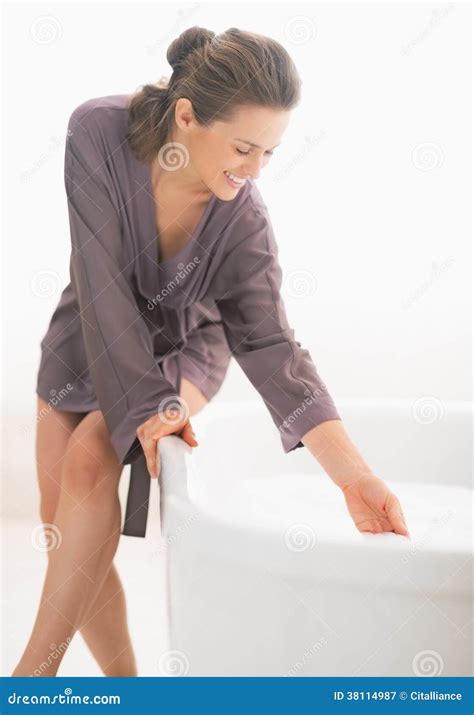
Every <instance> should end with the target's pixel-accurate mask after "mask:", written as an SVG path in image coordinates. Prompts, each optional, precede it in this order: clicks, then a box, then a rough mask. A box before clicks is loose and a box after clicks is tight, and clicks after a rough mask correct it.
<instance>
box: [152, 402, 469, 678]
mask: <svg viewBox="0 0 474 715" xmlns="http://www.w3.org/2000/svg"><path fill="white" fill-rule="evenodd" d="M338 408H339V410H340V414H341V417H342V418H343V421H344V424H345V425H346V428H347V430H348V433H349V435H350V436H351V438H352V439H353V441H354V443H355V444H356V445H357V447H358V448H359V450H360V451H361V452H362V454H363V455H364V457H365V458H366V461H367V462H368V463H369V465H370V466H371V468H372V469H373V470H374V471H375V472H376V474H378V476H380V477H382V478H383V479H384V480H385V481H386V482H387V483H388V484H389V486H390V488H391V489H392V490H393V491H394V492H395V493H396V494H397V496H398V497H399V499H400V501H401V503H402V507H403V509H404V513H405V517H406V520H407V524H408V527H409V529H410V531H411V540H408V539H407V538H405V537H402V536H398V535H395V534H393V533H390V534H389V533H386V534H380V535H372V534H361V533H360V532H358V531H357V530H356V528H355V526H354V524H353V522H352V520H351V518H350V516H349V513H348V512H347V510H346V507H345V502H344V499H343V496H342V493H341V491H340V489H339V488H338V487H336V486H335V484H334V483H333V482H332V481H331V479H330V478H329V477H328V476H327V475H326V474H325V473H324V471H323V470H322V468H321V467H320V466H319V464H318V463H317V462H316V461H315V460H314V458H313V457H312V456H311V454H310V453H309V452H308V451H307V450H306V449H305V448H304V447H303V448H300V449H298V450H295V451H293V452H291V453H289V454H286V455H285V454H284V453H283V450H282V448H281V444H280V440H279V437H278V433H277V431H276V429H275V426H274V425H273V422H272V421H271V419H270V416H269V415H268V413H267V411H266V408H265V407H264V405H263V403H261V402H255V403H254V402H252V403H246V404H244V403H242V404H237V405H235V406H233V407H231V408H230V407H228V406H224V405H222V406H221V405H212V404H211V405H209V406H208V407H206V409H205V410H204V411H203V413H202V414H200V415H197V416H196V417H194V418H193V419H192V423H193V426H194V428H195V431H196V435H197V437H198V440H199V443H200V444H199V446H198V447H196V448H194V449H192V448H191V447H189V446H188V445H186V444H185V443H184V442H183V441H182V440H181V439H180V438H179V437H176V436H168V437H165V438H163V439H162V440H161V441H160V449H161V460H162V473H161V478H160V481H161V486H160V508H161V527H162V536H163V542H162V545H161V548H163V549H165V550H166V553H167V559H166V561H167V569H168V573H167V586H168V594H167V597H168V604H167V607H168V615H169V647H170V649H171V650H172V651H176V653H174V654H173V656H174V658H175V659H176V663H177V664H178V665H177V666H176V668H177V671H178V672H177V673H176V674H180V675H189V676H284V675H288V676H291V675H298V676H410V675H441V674H442V675H447V676H468V675H471V674H472V667H471V660H470V652H471V648H470V644H471V623H470V621H471V594H470V583H471V563H470V558H471V508H472V502H471V494H472V492H471V477H470V465H471V452H470V450H471V428H472V421H471V420H472V416H471V409H470V405H469V403H459V402H456V403H453V402H451V403H440V402H438V401H435V400H434V399H431V401H430V398H428V401H427V400H425V401H424V402H414V401H384V402H383V403H380V402H374V401H363V402H362V401H338Z"/></svg>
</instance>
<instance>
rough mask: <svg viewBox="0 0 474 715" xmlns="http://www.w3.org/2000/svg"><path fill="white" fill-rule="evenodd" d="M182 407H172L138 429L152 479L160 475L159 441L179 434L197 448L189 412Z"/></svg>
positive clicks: (154, 416) (138, 435) (151, 418)
mask: <svg viewBox="0 0 474 715" xmlns="http://www.w3.org/2000/svg"><path fill="white" fill-rule="evenodd" d="M185 407H186V406H182V407H181V409H180V408H178V407H170V408H169V409H166V410H165V411H163V412H159V413H158V414H157V415H153V417H150V418H149V419H148V420H146V422H143V423H142V424H141V425H140V426H139V427H138V428H137V437H138V439H139V440H140V444H141V445H142V447H143V452H144V454H145V459H146V464H147V468H148V472H149V473H150V477H151V478H152V479H156V478H157V477H158V475H159V473H160V455H159V452H158V448H157V445H158V441H159V440H160V439H161V438H162V437H165V436H166V435H168V434H177V435H178V436H179V437H182V439H184V441H185V442H187V443H188V444H189V445H190V446H191V447H196V446H197V445H198V441H197V439H196V437H195V435H194V431H193V428H192V426H191V422H190V421H189V411H188V410H187V409H186V408H185Z"/></svg>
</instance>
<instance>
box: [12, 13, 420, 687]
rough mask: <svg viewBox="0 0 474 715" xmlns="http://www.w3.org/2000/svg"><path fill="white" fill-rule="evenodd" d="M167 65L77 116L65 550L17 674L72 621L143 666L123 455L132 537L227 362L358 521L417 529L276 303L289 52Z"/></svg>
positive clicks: (72, 156) (50, 372) (47, 377)
mask: <svg viewBox="0 0 474 715" xmlns="http://www.w3.org/2000/svg"><path fill="white" fill-rule="evenodd" d="M167 58H168V61H169V63H170V65H171V66H172V68H173V73H172V76H171V78H170V80H169V81H164V80H162V81H160V82H159V83H158V84H156V85H145V86H144V87H142V88H141V89H140V91H138V92H137V93H136V94H134V95H132V96H127V95H114V96H106V97H100V98H95V99H90V100H87V101H85V102H83V103H82V104H80V105H79V106H78V107H77V108H76V109H75V110H74V111H73V113H72V115H71V117H70V119H69V124H68V139H67V144H66V152H65V173H64V175H65V187H66V194H67V200H68V210H69V220H70V233H71V243H72V253H71V264H70V269H71V283H70V284H69V285H68V286H67V287H66V289H65V290H64V292H63V294H62V296H61V299H60V301H59V304H58V306H57V308H56V310H55V312H54V314H53V317H52V319H51V323H50V325H49V327H48V331H47V333H46V335H45V337H44V338H43V341H42V343H41V347H42V357H41V363H40V368H39V373H38V385H37V393H38V415H39V416H41V418H39V419H38V431H37V463H38V477H39V484H40V491H41V517H42V520H43V522H44V524H45V528H53V527H54V529H55V530H57V531H58V533H59V534H60V535H61V545H60V548H57V549H56V548H55V549H51V550H50V551H49V554H48V569H47V574H46V579H45V583H44V587H43V592H42V597H41V603H40V606H39V610H38V614H37V618H36V621H35V624H34V627H33V631H32V634H31V637H30V639H29V642H28V644H27V647H26V649H25V651H24V653H23V655H22V657H21V659H20V661H19V663H18V665H17V667H16V669H15V671H14V673H13V675H44V676H51V675H55V674H56V672H57V669H58V667H59V664H60V662H61V659H62V656H63V655H64V652H65V650H66V649H67V645H68V644H69V642H70V640H71V638H72V637H73V635H74V634H75V632H76V631H78V630H79V631H80V632H81V634H82V636H83V637H84V638H85V640H86V643H87V644H88V646H89V647H90V649H91V651H92V653H93V655H94V657H95V658H96V660H97V662H98V663H99V665H100V667H101V668H102V671H103V672H104V674H106V675H109V676H117V675H123V676H129V675H136V674H137V670H136V664H135V659H134V654H133V649H132V645H131V641H130V636H129V632H128V628H127V618H126V607H125V598H124V593H123V589H122V586H121V583H120V579H119V576H118V574H117V571H116V569H115V566H114V564H113V557H114V554H115V551H116V549H117V544H118V540H119V537H120V533H121V532H120V528H121V527H120V525H121V514H120V504H119V500H118V495H117V485H118V482H119V479H120V475H121V472H122V467H123V465H124V464H132V465H133V466H132V472H133V469H134V468H135V470H136V471H135V473H134V475H133V478H132V487H131V491H130V492H129V501H128V506H127V518H126V519H125V528H124V532H123V533H126V534H135V535H138V536H143V535H144V510H145V515H146V508H147V493H148V492H147V488H149V483H150V477H151V478H155V477H156V476H157V475H158V473H159V468H160V465H159V461H158V460H157V445H158V442H159V440H160V439H161V437H163V436H165V435H168V434H173V433H174V434H178V435H180V436H181V437H182V438H183V439H184V440H186V442H187V443H188V444H189V445H191V446H196V445H197V441H196V439H195V436H194V433H193V430H192V426H191V422H190V419H189V418H190V417H191V416H192V415H194V414H195V413H196V412H198V411H199V410H200V409H202V407H203V406H204V405H205V404H206V403H207V402H208V401H209V400H211V399H212V398H213V396H214V395H215V394H216V392H217V391H218V390H219V388H220V386H221V384H222V381H223V380H224V377H225V374H226V371H227V367H228V364H229V360H230V357H231V355H233V356H234V358H235V359H236V360H237V362H238V363H239V365H240V366H241V367H242V369H243V370H244V372H245V374H246V375H247V377H248V378H249V380H250V381H251V383H252V384H253V386H254V387H255V388H256V389H257V390H258V392H259V394H260V395H261V397H262V399H263V400H264V403H265V405H266V407H267V408H268V410H269V412H270V415H271V417H272V419H273V421H274V423H275V425H276V427H277V428H278V429H279V431H280V436H281V441H282V447H283V449H284V451H285V452H289V451H291V450H293V449H296V448H299V447H302V446H303V445H304V446H306V447H307V448H308V449H309V450H310V452H311V453H312V454H313V456H314V457H315V458H316V459H317V460H318V462H319V463H320V464H321V465H322V466H323V468H324V469H325V470H326V472H327V473H328V475H329V476H330V477H331V478H332V479H333V481H334V482H335V483H336V484H337V485H338V486H339V487H340V488H341V489H342V490H343V493H344V497H345V500H346V504H347V507H348V510H349V513H350V515H351V517H352V519H353V520H354V523H355V525H356V527H357V528H358V529H359V530H360V531H371V532H382V531H395V532H396V533H398V534H404V535H408V531H407V528H406V525H405V521H404V518H403V514H402V510H401V508H400V504H399V502H398V499H397V498H396V496H395V495H394V494H393V493H391V492H390V491H389V489H388V487H387V486H386V485H385V483H384V482H383V481H382V480H381V479H380V478H378V477H377V476H376V475H375V474H373V472H372V471H371V470H370V468H369V467H368V466H367V464H366V463H365V461H364V460H363V458H362V456H361V455H360V454H359V452H358V451H357V449H356V448H355V446H354V445H353V444H352V442H351V441H350V439H349V437H348V435H347V433H346V431H345V430H344V427H343V424H342V421H341V418H340V416H339V414H338V411H337V409H336V406H335V404H334V402H333V400H332V398H331V396H330V395H329V393H328V391H327V389H326V386H325V385H324V383H323V382H322V380H321V379H320V377H319V375H318V373H317V371H316V368H315V365H314V363H313V362H312V360H311V357H310V354H309V352H308V351H307V350H305V349H304V348H303V347H302V346H301V344H300V343H299V342H297V341H296V339H295V336H294V331H293V330H292V329H291V328H290V326H289V324H288V321H287V317H286V313H285V308H284V305H283V302H282V299H281V297H280V287H281V279H282V272H281V268H280V266H279V263H278V255H277V254H278V247H277V244H276V241H275V237H274V234H273V229H272V225H271V222H270V218H269V216H268V212H267V208H266V206H265V203H264V201H263V199H262V197H261V195H260V193H259V191H258V189H257V187H256V184H255V180H256V179H258V177H259V175H260V172H261V170H262V169H263V168H264V167H265V166H266V164H267V163H268V161H269V160H270V157H271V156H272V153H273V152H274V150H275V148H276V147H277V146H278V145H279V144H280V142H281V140H282V136H283V133H284V131H285V129H286V127H287V125H288V122H289V119H290V113H291V110H292V109H293V108H294V107H295V106H296V104H297V103H298V101H299V97H300V85H301V83H300V79H299V77H298V74H297V72H296V69H295V66H294V64H293V62H292V60H291V58H290V57H289V55H288V53H287V52H286V50H285V49H284V48H283V47H282V46H281V45H280V44H278V43H277V42H275V41H274V40H272V39H270V38H267V37H264V36H261V35H255V34H252V33H249V32H244V31H240V30H238V29H236V28H231V29H229V30H227V31H226V32H224V33H222V34H220V35H215V34H214V33H213V32H210V31H208V30H205V29H202V28H198V27H193V28H190V29H188V30H186V31H185V32H184V33H182V35H180V37H179V38H177V39H176V40H175V41H174V42H173V43H172V44H171V46H170V47H169V49H168V53H167ZM295 221H296V224H297V225H298V218H297V217H296V218H295ZM52 393H53V394H55V395H56V396H59V397H60V399H56V400H55V407H54V408H51V407H50V405H49V403H48V400H49V399H50V395H51V394H52ZM239 446H240V445H239ZM242 448H245V445H242ZM137 465H138V467H137ZM144 468H146V470H147V473H146V474H145V477H146V484H144V482H143V476H144ZM137 485H138V488H136V486H137ZM137 515H138V516H139V520H138V522H136V519H137ZM52 643H54V644H55V646H56V648H57V649H59V648H61V650H60V653H59V654H57V657H54V658H51V657H50V656H51V653H50V648H51V644H52ZM61 646H62V647H61Z"/></svg>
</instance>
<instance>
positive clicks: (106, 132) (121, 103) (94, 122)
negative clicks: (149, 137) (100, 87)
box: [67, 94, 129, 157]
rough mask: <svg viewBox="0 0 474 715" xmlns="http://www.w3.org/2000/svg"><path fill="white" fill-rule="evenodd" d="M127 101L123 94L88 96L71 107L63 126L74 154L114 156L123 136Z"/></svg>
mask: <svg viewBox="0 0 474 715" xmlns="http://www.w3.org/2000/svg"><path fill="white" fill-rule="evenodd" d="M128 99H129V97H128V95H126V94H114V95H107V96H104V97H92V98H90V99H86V100H85V101H83V102H81V103H80V104H78V105H77V106H76V107H74V109H73V110H72V112H71V113H70V115H69V119H68V123H67V136H68V143H69V144H70V146H71V147H72V148H73V149H75V150H76V151H81V152H82V151H85V152H86V153H89V152H97V154H98V156H104V157H105V156H107V157H111V156H114V153H115V152H116V151H117V149H119V148H120V147H121V146H123V143H124V139H125V136H126V131H127V124H128V118H127V117H128V106H127V105H128Z"/></svg>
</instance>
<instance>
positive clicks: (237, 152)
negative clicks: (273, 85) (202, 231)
mask: <svg viewBox="0 0 474 715" xmlns="http://www.w3.org/2000/svg"><path fill="white" fill-rule="evenodd" d="M289 119H290V112H289V111H284V110H277V109H270V108H266V107H259V106H241V107H239V108H238V109H237V110H236V111H235V113H234V115H233V118H232V121H230V122H221V121H214V122H212V123H211V124H210V125H209V126H208V127H202V126H201V125H199V124H198V123H197V122H196V120H195V118H194V115H193V112H192V104H191V102H190V101H189V100H188V99H184V98H182V99H179V100H178V102H177V103H176V111H175V120H176V126H175V131H174V133H173V137H172V141H173V142H177V143H181V144H182V145H183V146H184V147H185V148H184V149H183V150H182V151H183V156H182V158H183V159H184V158H185V161H184V160H183V165H182V168H180V169H178V170H176V171H171V172H168V173H169V174H170V176H169V177H168V180H170V181H169V185H170V186H171V184H173V185H174V186H175V187H176V186H177V185H178V184H179V185H180V187H181V186H182V188H183V189H186V188H187V189H188V190H189V192H190V193H191V194H192V193H197V194H202V196H203V198H205V197H206V195H208V196H210V194H215V195H216V196H217V197H218V198H219V199H221V200H223V201H231V200H232V199H233V198H235V196H237V194H238V192H239V191H240V190H241V189H242V187H243V186H244V185H245V180H246V179H249V178H250V179H258V177H259V176H260V171H261V170H262V168H263V167H265V166H266V165H267V164H268V162H269V161H270V158H271V156H272V153H273V151H274V150H275V149H276V147H277V146H278V144H280V142H281V137H282V135H283V132H284V131H285V129H286V127H287V125H288V122H289ZM178 152H179V147H178ZM160 165H161V166H162V165H163V162H161V164H160ZM165 173H166V172H165ZM229 173H230V174H231V175H233V177H234V179H235V181H234V180H233V179H232V178H231V177H229V176H228V175H227V174H229ZM171 175H172V176H171ZM165 183H166V179H165Z"/></svg>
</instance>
